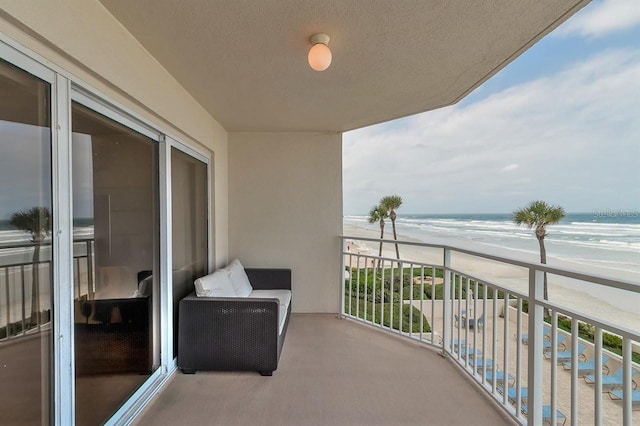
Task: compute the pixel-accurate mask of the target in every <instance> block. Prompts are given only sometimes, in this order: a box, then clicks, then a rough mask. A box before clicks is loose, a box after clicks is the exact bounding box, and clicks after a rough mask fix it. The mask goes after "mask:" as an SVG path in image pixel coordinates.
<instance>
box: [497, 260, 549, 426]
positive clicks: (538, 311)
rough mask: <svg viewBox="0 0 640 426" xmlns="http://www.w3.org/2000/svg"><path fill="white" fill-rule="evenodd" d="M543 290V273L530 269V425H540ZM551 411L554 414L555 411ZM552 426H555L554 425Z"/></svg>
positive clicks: (528, 407) (528, 383) (528, 401)
mask: <svg viewBox="0 0 640 426" xmlns="http://www.w3.org/2000/svg"><path fill="white" fill-rule="evenodd" d="M543 288H544V273H543V272H542V271H540V270H538V269H534V268H530V269H529V328H528V333H529V336H528V339H529V353H528V358H529V371H528V377H527V386H528V388H529V389H528V395H527V396H528V398H527V421H528V423H529V424H530V425H541V424H542V358H543V356H542V352H543V348H542V339H543V337H542V334H543V329H544V312H543V308H542V306H541V305H540V304H539V301H540V300H543V298H544V295H543ZM505 297H506V295H505ZM505 322H506V319H505ZM554 334H555V333H554ZM552 346H553V345H552ZM552 368H553V366H552ZM554 386H555V384H554ZM551 411H552V412H555V409H552V410H551ZM553 424H554V426H555V423H553Z"/></svg>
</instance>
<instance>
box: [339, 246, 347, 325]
mask: <svg viewBox="0 0 640 426" xmlns="http://www.w3.org/2000/svg"><path fill="white" fill-rule="evenodd" d="M344 252H345V239H344V238H340V316H344V292H345V290H346V287H345V283H344V282H345V279H346V278H345V273H344V271H345V267H346V264H345V261H344Z"/></svg>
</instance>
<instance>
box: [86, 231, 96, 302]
mask: <svg viewBox="0 0 640 426" xmlns="http://www.w3.org/2000/svg"><path fill="white" fill-rule="evenodd" d="M92 241H93V240H88V241H87V242H86V244H87V295H88V296H87V297H88V298H89V299H94V290H95V286H94V285H93V250H92V248H91V243H92Z"/></svg>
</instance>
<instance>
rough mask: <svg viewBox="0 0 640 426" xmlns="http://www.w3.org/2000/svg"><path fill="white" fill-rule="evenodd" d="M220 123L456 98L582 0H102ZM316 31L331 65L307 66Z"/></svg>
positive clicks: (351, 124)
mask: <svg viewBox="0 0 640 426" xmlns="http://www.w3.org/2000/svg"><path fill="white" fill-rule="evenodd" d="M101 2H102V3H103V5H104V6H105V7H106V8H107V9H108V10H109V11H110V12H111V13H112V14H113V15H114V16H115V17H116V18H117V19H118V20H119V21H120V22H121V23H122V24H123V25H124V26H125V27H126V28H127V29H128V30H129V31H130V32H131V33H132V34H133V36H134V37H136V39H138V41H139V42H140V43H141V44H142V45H143V46H144V47H145V48H146V49H147V50H148V51H149V52H150V53H151V54H152V55H153V56H154V57H155V58H156V59H157V60H158V61H159V62H160V63H161V64H162V65H163V66H164V67H165V68H166V69H167V70H168V71H169V72H170V73H171V74H172V75H173V76H174V77H175V78H176V80H177V81H178V82H179V83H180V84H182V86H183V87H184V88H185V89H186V90H188V91H189V92H190V93H191V94H192V96H193V97H194V98H195V99H196V100H198V102H200V104H202V105H203V106H204V108H206V109H207V110H208V111H209V112H210V113H211V115H212V116H213V117H215V118H216V119H217V120H218V121H219V122H220V123H221V124H222V125H223V126H224V127H225V128H226V129H227V130H229V131H278V132H282V131H346V130H351V129H355V128H359V127H363V126H366V125H370V124H375V123H379V122H383V121H387V120H392V119H394V118H399V117H403V116H406V115H410V114H416V113H419V112H423V111H428V110H431V109H435V108H438V107H442V106H445V105H450V104H453V103H455V102H457V101H459V100H460V99H461V98H462V97H464V96H465V95H466V94H468V93H469V92H470V91H471V90H473V89H474V88H475V87H477V86H478V85H479V84H481V83H482V82H483V81H484V80H486V79H487V78H488V77H490V76H491V75H493V74H494V73H496V72H497V71H499V70H500V69H501V68H502V67H504V66H505V65H506V64H507V63H509V62H510V61H512V60H513V59H515V57H517V56H518V55H519V54H520V53H522V52H523V50H525V49H526V48H528V47H529V46H530V45H531V44H532V43H534V42H535V41H536V40H538V39H539V38H540V37H542V36H544V35H545V34H546V33H548V32H549V31H550V30H552V29H553V28H555V26H557V25H559V24H560V23H562V22H563V21H564V20H566V19H568V18H569V17H570V16H571V15H572V14H573V13H575V12H576V11H577V10H578V9H579V8H580V7H582V6H584V5H585V4H586V3H587V0H487V1H479V0H478V1H475V0H474V1H464V0H457V1H455V0H402V1H399V0H397V1H392V0H368V1H363V0H327V1H320V0H314V1H310V0H183V1H176V0H136V1H131V0H101ZM316 32H325V33H327V34H329V36H330V37H331V42H330V43H329V47H330V48H331V50H332V52H333V64H332V65H331V67H330V68H329V69H328V70H327V71H324V72H321V73H318V72H315V71H313V70H312V69H311V68H310V67H309V66H308V64H307V61H306V56H307V51H308V49H309V48H310V45H309V41H308V39H309V36H310V35H311V34H313V33H316Z"/></svg>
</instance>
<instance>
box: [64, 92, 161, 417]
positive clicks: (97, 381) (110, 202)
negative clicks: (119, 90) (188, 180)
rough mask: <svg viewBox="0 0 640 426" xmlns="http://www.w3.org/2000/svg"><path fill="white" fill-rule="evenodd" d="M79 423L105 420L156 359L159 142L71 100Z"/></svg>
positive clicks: (147, 372)
mask: <svg viewBox="0 0 640 426" xmlns="http://www.w3.org/2000/svg"><path fill="white" fill-rule="evenodd" d="M72 127H73V136H72V150H73V159H72V161H73V233H74V296H75V297H74V299H75V300H74V313H75V315H74V330H75V349H74V350H75V372H76V381H75V383H76V404H75V406H76V424H77V425H98V424H102V423H104V421H105V420H107V419H108V418H109V417H110V416H111V415H113V414H114V412H115V411H116V410H117V409H118V408H119V407H120V406H121V405H122V404H123V403H124V402H125V401H126V400H127V399H128V398H129V396H131V394H132V393H133V392H135V390H136V389H137V388H138V387H139V386H140V385H141V384H142V383H144V381H145V380H146V379H147V378H148V377H149V376H150V375H151V374H152V373H153V371H155V369H156V368H157V366H158V364H159V359H160V354H159V349H158V348H159V344H158V338H159V337H158V336H159V326H158V325H159V313H158V306H159V303H158V300H159V295H160V292H159V287H158V286H159V282H160V280H159V279H158V273H156V271H158V270H159V265H158V251H159V250H158V247H159V244H158V240H159V224H158V223H159V219H158V217H159V216H158V212H159V203H158V192H157V188H158V164H159V162H158V150H159V148H158V144H157V143H155V142H154V141H152V140H151V139H148V138H147V137H145V136H142V135H140V134H138V133H136V132H134V131H133V130H131V129H129V128H127V127H125V126H123V125H120V124H119V123H116V122H115V121H113V120H111V119H109V118H106V117H105V116H103V115H100V114H98V113H96V112H94V111H93V110H90V109H88V108H86V107H84V106H82V105H79V104H77V103H74V104H73V105H72Z"/></svg>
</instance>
